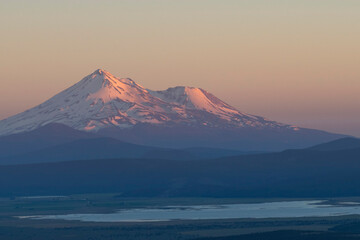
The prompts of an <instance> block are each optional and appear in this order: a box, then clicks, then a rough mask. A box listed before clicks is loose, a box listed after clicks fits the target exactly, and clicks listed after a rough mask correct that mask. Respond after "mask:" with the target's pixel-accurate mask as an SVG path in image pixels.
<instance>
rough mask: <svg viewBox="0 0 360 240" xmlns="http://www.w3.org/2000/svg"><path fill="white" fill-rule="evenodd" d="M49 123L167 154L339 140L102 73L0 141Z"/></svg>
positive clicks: (29, 115)
mask: <svg viewBox="0 0 360 240" xmlns="http://www.w3.org/2000/svg"><path fill="white" fill-rule="evenodd" d="M49 123H60V124H64V125H67V126H69V127H71V128H73V129H76V130H81V131H88V132H95V133H98V134H100V135H104V136H107V137H112V138H117V139H119V140H122V141H126V142H132V143H135V144H143V145H152V146H158V147H171V148H179V147H212V148H227V149H230V148H231V149H239V150H243V151H247V150H251V151H259V150H260V151H262V150H265V151H273V150H282V149H285V148H294V147H295V148H302V147H307V146H311V145H314V144H318V143H321V142H326V141H330V140H334V139H337V138H340V137H343V136H342V135H337V134H331V133H326V132H322V131H315V130H310V129H304V128H299V127H296V126H292V125H288V124H282V123H278V122H275V121H271V120H267V119H265V118H263V117H259V116H254V115H250V114H246V113H242V112H240V111H238V110H237V109H235V108H234V107H232V106H230V105H229V104H227V103H225V102H223V101H222V100H220V99H218V98H217V97H215V96H214V95H212V94H211V93H209V92H207V91H205V90H203V89H201V88H193V87H174V88H169V89H167V90H164V91H152V90H148V89H145V88H143V87H142V86H140V85H138V84H136V83H135V82H134V81H132V80H131V79H128V78H116V77H114V76H113V75H111V74H110V73H109V72H106V71H104V70H101V69H99V70H96V71H95V72H93V73H92V74H90V75H88V76H86V77H85V78H83V79H82V80H81V81H80V82H78V83H76V84H75V85H73V86H71V87H70V88H68V89H66V90H64V91H62V92H60V93H59V94H57V95H55V96H54V97H52V98H50V99H49V100H47V101H46V102H44V103H42V104H40V105H38V106H36V107H34V108H31V109H29V110H27V111H25V112H23V113H19V114H17V115H15V116H12V117H9V118H7V119H4V120H1V121H0V136H1V135H3V136H4V135H10V134H15V133H21V132H26V131H31V130H34V129H37V128H39V127H41V126H44V125H47V124H49Z"/></svg>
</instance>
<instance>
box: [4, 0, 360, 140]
mask: <svg viewBox="0 0 360 240" xmlns="http://www.w3.org/2000/svg"><path fill="white" fill-rule="evenodd" d="M97 68H104V69H106V70H108V71H109V72H111V73H113V74H114V75H115V76H118V77H130V78H132V79H133V80H134V81H136V82H137V83H139V84H140V85H142V86H144V87H147V88H151V89H154V90H160V89H166V88H167V87H170V86H176V85H187V86H195V87H202V88H204V89H206V90H208V91H210V92H212V93H214V94H215V95H216V96H218V97H219V98H221V99H223V100H225V101H226V102H228V103H229V104H231V105H233V106H235V107H237V108H238V109H239V110H241V111H243V112H247V113H251V114H256V115H261V116H265V117H267V118H270V119H272V120H277V121H280V122H285V123H290V124H296V125H299V126H302V127H310V128H317V129H323V130H328V131H332V132H338V133H347V134H351V135H354V136H359V137H360V93H359V92H360V1H359V0H336V1H335V0H301V1H299V0H271V1H269V0H216V1H215V0H177V1H172V0H163V1H160V0H156V1H151V0H143V1H140V0H138V1H136V0H126V1H106V0H104V1H99V0H86V1H74V0H73V1H66V0H64V1H57V0H53V1H50V0H46V1H39V0H31V1H28V0H26V1H17V0H11V1H10V0H9V1H5V0H0V119H2V118H6V117H8V116H10V115H13V114H15V113H18V112H21V111H24V110H26V109H27V108H30V107H33V106H35V105H37V104H39V103H41V102H43V101H44V100H46V99H48V98H49V97H51V96H53V95H54V94H56V93H57V92H59V91H61V90H63V89H65V88H67V87H69V86H71V85H72V84H74V83H76V82H77V81H79V80H81V79H82V78H83V77H84V76H85V75H88V74H90V73H91V72H93V71H94V70H95V69H97Z"/></svg>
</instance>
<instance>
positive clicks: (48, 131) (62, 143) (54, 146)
mask: <svg viewBox="0 0 360 240" xmlns="http://www.w3.org/2000/svg"><path fill="white" fill-rule="evenodd" d="M0 150H1V151H0V165H4V164H26V163H40V162H59V161H71V160H87V159H113V158H146V159H150V158H159V159H175V160H189V159H205V158H208V159H211V158H217V157H224V156H236V155H243V154H251V153H254V152H241V151H237V150H227V149H217V148H206V149H204V148H191V149H171V148H157V147H149V146H144V145H138V144H132V143H127V142H124V141H120V140H117V139H114V138H108V137H102V136H99V135H97V134H93V133H88V132H83V131H79V130H74V129H72V128H70V127H68V126H65V125H62V124H49V125H46V126H44V127H40V128H38V129H36V130H33V131H30V132H25V133H19V134H14V135H9V136H4V137H1V138H0Z"/></svg>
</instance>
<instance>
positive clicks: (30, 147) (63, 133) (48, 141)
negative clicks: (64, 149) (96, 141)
mask: <svg viewBox="0 0 360 240" xmlns="http://www.w3.org/2000/svg"><path fill="white" fill-rule="evenodd" d="M97 137H99V136H97V135H96V134H93V133H88V132H84V131H79V130H75V129H72V128H70V127H68V126H66V125H63V124H58V123H51V124H47V125H45V126H43V127H40V128H37V129H35V130H33V131H29V132H22V133H18V134H13V135H8V136H2V137H0V158H1V157H5V156H11V155H18V154H22V153H26V152H31V151H36V150H40V149H44V148H47V147H51V146H56V145H59V144H64V143H69V142H72V141H75V140H79V139H91V138H97Z"/></svg>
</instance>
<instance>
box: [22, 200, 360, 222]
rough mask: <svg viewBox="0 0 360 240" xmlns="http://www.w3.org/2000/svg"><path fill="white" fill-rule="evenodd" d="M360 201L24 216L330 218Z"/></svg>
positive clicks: (358, 210)
mask: <svg viewBox="0 0 360 240" xmlns="http://www.w3.org/2000/svg"><path fill="white" fill-rule="evenodd" d="M359 204H360V203H356V202H354V203H351V204H342V205H325V204H323V201H320V200H314V201H283V202H267V203H247V204H243V203H242V204H224V205H196V206H161V207H152V208H136V209H121V210H118V211H116V212H114V213H96V214H94V213H91V214H90V213H89V214H64V215H38V216H22V217H20V218H30V219H54V220H76V221H84V222H154V221H171V220H205V219H234V218H289V217H327V216H342V215H352V214H360V205H359Z"/></svg>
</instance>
